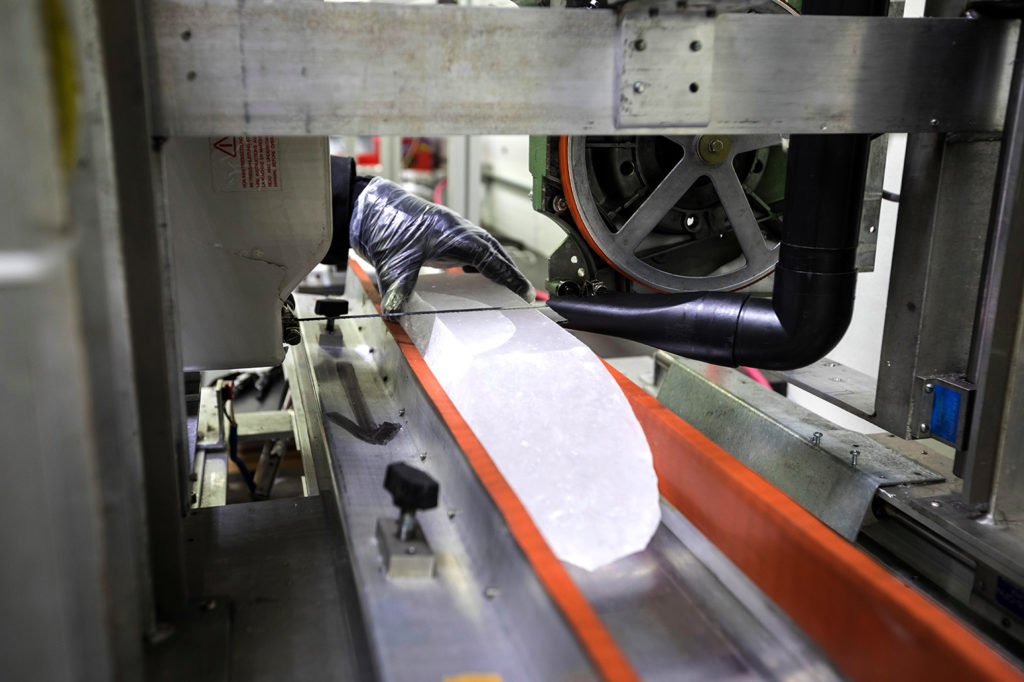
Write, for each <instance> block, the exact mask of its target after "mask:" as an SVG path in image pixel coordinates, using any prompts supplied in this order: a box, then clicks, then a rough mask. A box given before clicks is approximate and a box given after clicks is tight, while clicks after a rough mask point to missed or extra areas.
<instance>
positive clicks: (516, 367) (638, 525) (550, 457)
mask: <svg viewBox="0 0 1024 682" xmlns="http://www.w3.org/2000/svg"><path fill="white" fill-rule="evenodd" d="M416 290H417V292H418V295H416V296H414V297H413V298H412V300H410V302H409V306H408V310H410V311H412V310H429V309H435V310H450V309H456V308H475V307H509V306H522V305H526V304H525V303H524V302H523V300H522V299H520V298H518V297H517V296H516V295H515V294H513V293H511V292H509V291H508V290H506V289H504V288H502V287H499V286H498V285H496V284H492V283H491V282H489V281H487V280H486V279H484V278H483V277H482V276H480V275H451V274H443V275H431V276H426V277H423V278H421V279H420V283H419V285H418V286H417V289H416ZM402 324H403V326H404V327H405V329H406V331H407V332H408V333H409V335H410V336H411V337H412V340H413V342H414V343H415V344H416V347H417V348H418V349H419V350H420V352H421V353H422V354H423V357H424V359H425V360H426V362H427V365H428V366H429V367H430V369H431V370H432V371H433V373H434V375H435V376H436V377H437V379H438V381H439V382H440V383H441V385H442V386H443V387H444V389H445V391H447V393H448V395H449V396H450V397H451V399H452V402H453V403H454V404H455V406H456V407H457V408H458V410H459V412H460V413H461V414H462V416H463V418H465V420H466V422H467V423H468V424H469V426H470V428H472V429H473V432H474V433H475V434H476V436H477V438H478V439H479V440H480V442H481V443H482V444H483V446H484V447H485V448H486V449H487V451H488V453H489V454H490V456H491V458H492V459H493V460H494V462H495V464H496V465H497V466H498V469H499V470H500V471H501V473H502V475H503V476H504V477H505V479H506V480H507V481H508V483H509V485H511V486H512V489H513V490H514V491H515V492H516V495H518V497H519V499H520V500H521V501H522V502H523V504H524V506H525V507H526V509H527V511H528V512H529V513H530V516H531V517H532V518H533V520H534V522H535V523H536V524H537V526H538V528H539V529H540V532H541V533H542V534H543V535H544V538H545V540H547V542H548V545H549V546H550V547H551V549H552V550H553V551H554V553H555V555H556V556H558V558H559V559H561V560H563V561H567V562H569V563H572V564H575V565H576V566H580V567H582V568H585V569H587V570H594V569H596V568H599V567H601V566H603V565H605V564H608V563H611V562H612V561H615V560H616V559H618V558H620V557H623V556H626V555H627V554H632V553H633V552H637V551H640V550H642V549H644V548H645V547H646V546H647V543H648V542H649V541H650V539H651V536H652V535H653V534H654V531H655V530H656V529H657V527H658V524H659V523H660V521H661V512H660V507H659V497H658V480H657V477H656V476H655V473H654V466H653V463H652V458H651V451H650V447H649V446H648V444H647V439H646V437H645V436H644V433H643V430H642V429H641V427H640V424H639V423H638V422H637V420H636V417H635V415H634V414H633V410H632V408H631V407H630V405H629V402H628V401H627V400H626V398H625V396H624V395H623V394H622V391H621V390H620V389H619V387H618V384H617V383H616V382H615V380H614V379H613V378H612V376H611V375H610V374H609V373H608V371H607V369H606V368H605V367H604V365H603V364H602V362H601V360H600V359H599V358H598V357H597V356H596V355H594V353H593V352H591V350H590V349H589V348H587V347H586V346H584V345H583V344H582V343H580V342H579V341H577V340H576V339H575V338H574V337H573V336H572V335H570V334H568V333H567V332H565V331H564V330H563V329H562V328H561V327H559V326H558V325H557V324H555V323H554V322H552V321H551V320H549V319H548V318H547V317H546V316H545V315H544V314H543V313H541V312H539V311H534V310H518V311H506V312H474V313H461V314H452V315H438V316H433V315H414V316H410V317H406V318H404V319H403V322H402Z"/></svg>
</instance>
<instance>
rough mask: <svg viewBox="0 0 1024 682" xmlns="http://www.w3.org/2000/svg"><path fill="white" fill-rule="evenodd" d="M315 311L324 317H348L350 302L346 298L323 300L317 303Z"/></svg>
mask: <svg viewBox="0 0 1024 682" xmlns="http://www.w3.org/2000/svg"><path fill="white" fill-rule="evenodd" d="M313 311H314V312H315V313H316V314H317V315H322V316H323V317H339V316H341V315H348V301H347V300H345V299H344V298H321V299H320V300H318V301H317V302H316V305H315V306H314V307H313Z"/></svg>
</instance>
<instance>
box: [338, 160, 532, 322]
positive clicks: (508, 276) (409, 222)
mask: <svg viewBox="0 0 1024 682" xmlns="http://www.w3.org/2000/svg"><path fill="white" fill-rule="evenodd" d="M349 240H350V243H351V245H352V248H353V249H355V251H356V253H358V254H359V255H360V256H362V257H363V258H365V259H366V260H367V261H369V262H370V264H371V265H373V267H374V268H376V270H377V277H378V279H379V280H380V290H381V304H382V307H383V311H384V312H385V313H396V312H399V311H401V310H402V309H403V308H404V307H405V303H406V301H407V300H408V299H409V296H410V295H412V290H413V287H415V286H416V280H417V279H418V278H419V273H420V268H421V267H422V266H424V265H431V266H436V267H451V266H455V265H463V266H466V265H468V266H472V267H473V268H475V269H477V270H478V271H480V272H481V273H482V274H483V275H484V276H486V277H487V278H488V279H490V280H492V281H494V282H497V283H498V284H501V285H502V286H505V287H508V288H509V289H511V290H512V291H514V292H516V293H517V294H519V295H520V296H522V297H523V298H524V299H526V300H527V301H532V300H533V293H534V290H533V286H532V285H531V284H530V282H529V281H527V279H526V277H524V276H523V274H522V273H521V272H519V270H518V268H516V266H515V264H514V263H513V262H512V259H511V258H510V257H509V255H508V254H507V253H505V250H504V249H503V248H502V247H501V244H499V243H498V240H497V239H495V238H494V237H492V236H491V235H490V234H488V233H487V232H486V231H484V230H483V229H481V228H479V227H477V226H476V225H473V224H472V223H470V222H469V221H467V220H466V219H464V218H462V217H461V216H459V215H458V214H456V213H454V212H452V211H450V210H449V209H447V208H445V207H443V206H438V205H437V204H432V203H430V202H428V201H425V200H423V199H421V198H419V197H417V196H415V195H413V194H410V193H408V192H406V191H405V190H404V189H402V188H401V187H399V186H398V185H396V184H395V183H393V182H391V181H389V180H385V179H384V178H373V179H372V180H370V182H369V183H368V184H367V185H366V188H365V189H364V190H363V191H362V192H361V193H360V194H359V197H358V199H356V202H355V206H354V207H353V209H352V219H351V222H350V223H349Z"/></svg>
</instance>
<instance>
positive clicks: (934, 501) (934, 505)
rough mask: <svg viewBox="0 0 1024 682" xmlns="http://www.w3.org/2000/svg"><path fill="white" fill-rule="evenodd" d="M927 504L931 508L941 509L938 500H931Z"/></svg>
mask: <svg viewBox="0 0 1024 682" xmlns="http://www.w3.org/2000/svg"><path fill="white" fill-rule="evenodd" d="M929 504H930V505H932V506H933V507H941V506H942V503H941V502H939V501H938V500H932V501H931V502H929Z"/></svg>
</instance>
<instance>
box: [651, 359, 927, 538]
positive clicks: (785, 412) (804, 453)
mask: <svg viewBox="0 0 1024 682" xmlns="http://www.w3.org/2000/svg"><path fill="white" fill-rule="evenodd" d="M659 359H660V361H661V362H662V363H663V364H664V365H665V366H666V367H667V371H666V372H665V374H664V378H663V379H662V381H661V384H660V386H659V388H658V400H659V401H660V402H661V403H663V404H664V405H665V406H666V407H668V408H669V409H670V410H672V411H673V412H675V413H676V414H678V415H679V416H680V417H682V418H683V419H685V420H686V421H687V422H689V423H690V424H691V425H693V426H694V427H695V428H696V429H698V430H699V431H700V432H701V433H703V434H704V435H705V436H707V437H708V438H710V439H711V440H712V441H714V442H715V443H716V444H718V445H719V446H721V447H722V448H723V449H724V450H726V451H727V452H729V453H730V454H731V455H733V456H734V457H736V458H737V459H738V460H739V461H741V462H743V463H744V464H746V465H747V466H748V467H750V468H751V469H753V470H754V471H756V472H757V473H758V474H760V475H761V476H762V477H764V478H765V479H766V480H767V481H768V482H770V483H772V484H774V485H775V486H776V487H778V488H779V489H780V490H782V491H783V492H784V493H786V494H787V495H789V496H790V497H791V498H793V500H795V501H796V502H797V503H799V504H800V505H801V506H803V507H804V508H805V509H807V510H808V511H809V512H811V513H812V514H814V515H815V516H816V517H818V518H819V519H821V521H822V522H823V523H825V524H826V525H828V526H830V527H831V528H833V529H834V530H835V531H836V532H838V533H840V534H841V535H843V536H844V537H846V538H847V539H850V540H852V539H854V538H856V536H857V532H858V531H859V530H860V527H861V524H862V522H863V521H864V517H865V515H866V514H867V513H868V510H869V508H870V506H871V501H872V500H873V499H874V497H875V491H876V490H877V489H878V488H879V487H880V486H893V485H899V484H905V483H925V482H928V481H940V480H942V476H941V475H940V474H938V473H936V472H934V471H932V470H930V469H928V468H926V467H924V466H922V465H921V464H919V463H917V462H914V461H912V460H910V459H907V458H906V457H903V456H902V455H900V454H898V453H896V452H894V451H892V450H890V449H889V448H886V447H884V446H882V445H880V444H878V443H876V442H874V441H872V440H870V439H868V438H867V437H866V436H864V435H863V434H858V433H854V432H852V431H847V430H845V429H842V428H839V427H838V426H836V425H835V424H833V423H831V422H829V421H828V420H825V419H822V418H821V417H819V416H817V415H816V414H814V413H812V412H810V411H809V410H806V409H804V408H802V407H800V406H799V405H797V404H796V403H793V402H792V401H790V400H789V399H788V398H786V397H784V396H781V395H779V394H778V393H775V392H774V391H770V390H768V389H766V388H764V387H763V386H760V385H758V384H756V383H755V382H754V381H752V380H750V379H748V378H746V377H745V376H744V375H742V374H741V373H740V372H738V371H736V370H732V369H728V368H724V367H716V366H714V365H708V364H705V363H702V362H696V361H694V360H686V359H683V358H677V357H675V356H670V355H668V354H667V353H659ZM855 453H856V454H855Z"/></svg>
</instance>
